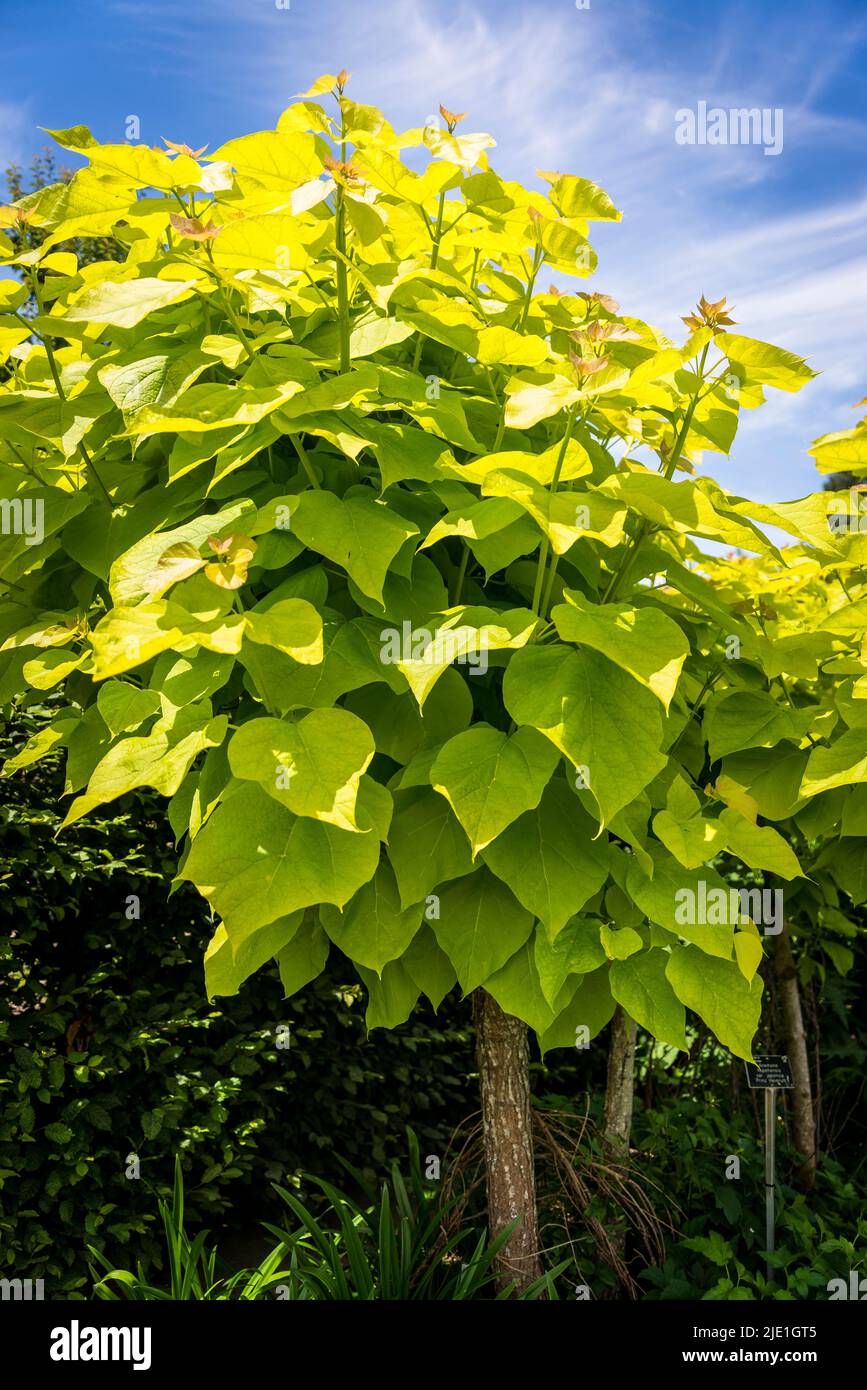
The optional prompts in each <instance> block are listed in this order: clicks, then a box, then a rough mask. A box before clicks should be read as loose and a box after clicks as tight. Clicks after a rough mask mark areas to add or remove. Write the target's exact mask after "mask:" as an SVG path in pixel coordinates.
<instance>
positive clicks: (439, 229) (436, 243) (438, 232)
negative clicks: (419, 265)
mask: <svg viewBox="0 0 867 1390" xmlns="http://www.w3.org/2000/svg"><path fill="white" fill-rule="evenodd" d="M445 210H446V195H445V193H441V194H440V201H439V208H438V211H437V224H436V227H435V229H434V234H433V247H432V249H431V253H430V268H431V270H436V268H437V262H438V261H439V258H440V238H441V237H442V234H443V217H444V216H445ZM423 342H424V338H423V335H422V333H421V330H419V334H418V337H417V338H416V340H415V352H414V353H413V355H412V369H413V371H414V372H417V371H418V364H419V362H420V361H421V348H422V343H423Z"/></svg>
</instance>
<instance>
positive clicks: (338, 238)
mask: <svg viewBox="0 0 867 1390" xmlns="http://www.w3.org/2000/svg"><path fill="white" fill-rule="evenodd" d="M340 159H341V163H342V164H343V165H344V166H345V164H346V116H345V114H344V111H343V102H342V101H341V102H340ZM336 182H337V192H336V209H335V218H336V220H335V224H334V245H335V247H336V248H337V256H336V258H335V265H336V275H337V317H338V320H339V323H340V371H341V373H343V372H348V371H349V282H348V280H347V278H346V194H345V189H344V187H343V184H342V183H341V182H340V181H339V180H336Z"/></svg>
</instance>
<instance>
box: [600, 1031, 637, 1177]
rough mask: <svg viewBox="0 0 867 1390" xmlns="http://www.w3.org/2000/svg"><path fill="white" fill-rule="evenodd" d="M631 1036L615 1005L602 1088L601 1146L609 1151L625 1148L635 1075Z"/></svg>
mask: <svg viewBox="0 0 867 1390" xmlns="http://www.w3.org/2000/svg"><path fill="white" fill-rule="evenodd" d="M635 1035H636V1026H635V1024H634V1022H633V1021H632V1019H630V1018H627V1016H626V1014H625V1013H624V1012H623V1010H622V1009H621V1007H620V1005H619V1004H618V1006H617V1008H616V1009H615V1010H614V1017H613V1019H612V1020H611V1041H610V1043H609V1047H608V1081H607V1085H606V1088H605V1144H606V1147H608V1148H609V1149H612V1150H614V1149H617V1148H620V1149H621V1150H623V1149H628V1148H629V1135H630V1133H631V1130H632V1097H633V1089H634V1076H635Z"/></svg>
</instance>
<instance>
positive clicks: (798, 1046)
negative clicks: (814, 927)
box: [774, 922, 816, 1192]
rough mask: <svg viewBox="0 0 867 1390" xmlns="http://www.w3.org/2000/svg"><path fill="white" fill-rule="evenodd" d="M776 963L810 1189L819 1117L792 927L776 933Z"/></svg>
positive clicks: (802, 1171) (804, 1178)
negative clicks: (815, 1102)
mask: <svg viewBox="0 0 867 1390" xmlns="http://www.w3.org/2000/svg"><path fill="white" fill-rule="evenodd" d="M774 965H775V967H776V973H777V981H778V984H779V991H780V1005H781V1008H782V1014H783V1030H784V1036H785V1040H786V1052H787V1054H788V1058H789V1062H790V1064H791V1068H792V1080H793V1081H794V1083H795V1085H794V1089H793V1091H792V1112H793V1117H794V1130H795V1148H796V1150H797V1152H798V1153H799V1154H800V1155H801V1162H800V1164H799V1166H798V1180H799V1182H800V1184H801V1186H802V1187H804V1188H805V1189H806V1191H807V1192H810V1191H812V1189H813V1186H814V1184H815V1182H816V1119H815V1115H814V1112H813V1092H812V1087H811V1085H810V1064H809V1061H808V1058H807V1038H806V1034H805V1032H804V1016H803V1013H802V1011H801V993H800V990H799V988H798V974H797V971H796V969H795V960H794V957H793V955H792V945H791V941H790V939H789V929H788V927H787V925H786V923H785V922H784V923H783V930H782V931H781V932H780V934H779V936H778V937H777V942H776V947H775V957H774Z"/></svg>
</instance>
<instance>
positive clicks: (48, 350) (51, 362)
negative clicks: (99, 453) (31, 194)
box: [31, 271, 114, 507]
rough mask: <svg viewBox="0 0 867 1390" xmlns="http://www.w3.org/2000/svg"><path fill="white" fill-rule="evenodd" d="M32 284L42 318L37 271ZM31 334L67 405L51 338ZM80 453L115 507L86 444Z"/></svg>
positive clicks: (60, 396) (80, 445) (106, 498)
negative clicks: (46, 361) (45, 358)
mask: <svg viewBox="0 0 867 1390" xmlns="http://www.w3.org/2000/svg"><path fill="white" fill-rule="evenodd" d="M32 283H33V296H34V298H35V300H36V307H37V309H38V310H39V315H40V317H41V316H42V296H41V295H40V293H39V276H38V274H37V273H36V272H35V271H34V274H33V282H32ZM31 332H32V333H33V334H34V337H36V338H38V339H39V341H40V343H41V344H42V346H43V347H44V348H45V355H46V357H47V358H48V369H49V371H50V372H51V376H52V380H53V381H54V386H55V389H56V391H57V395H58V397H59V399H60V402H61V404H62V405H65V404H66V392H65V391H64V389H63V383H62V381H61V380H60V373H59V371H58V369H57V360H56V358H55V356H54V348H53V346H52V344H51V340H50V339H49V338H47V337H44V336H43V335H42V334H41V333H36V332H35V330H34V329H33V328H32V326H31ZM78 451H79V453H80V454H81V457H82V459H83V460H84V466H85V468H86V469H88V470H89V472H90V473H92V475H93V477H94V478H95V480H96V482H97V484H98V485H99V487H100V489H101V490H102V493H103V496H104V497H105V500H106V502H107V503H108V505H109V506H110V507H113V506H114V503H113V502H112V500H111V493H110V492H109V490H108V488H107V487H106V485H105V483H104V482H103V481H102V478H101V477H100V476H99V472H98V470H97V468H96V465H95V464H94V462H93V459H92V458H91V457H90V454H89V453H88V452H87V449H86V448H85V447H84V444H79V446H78Z"/></svg>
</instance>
